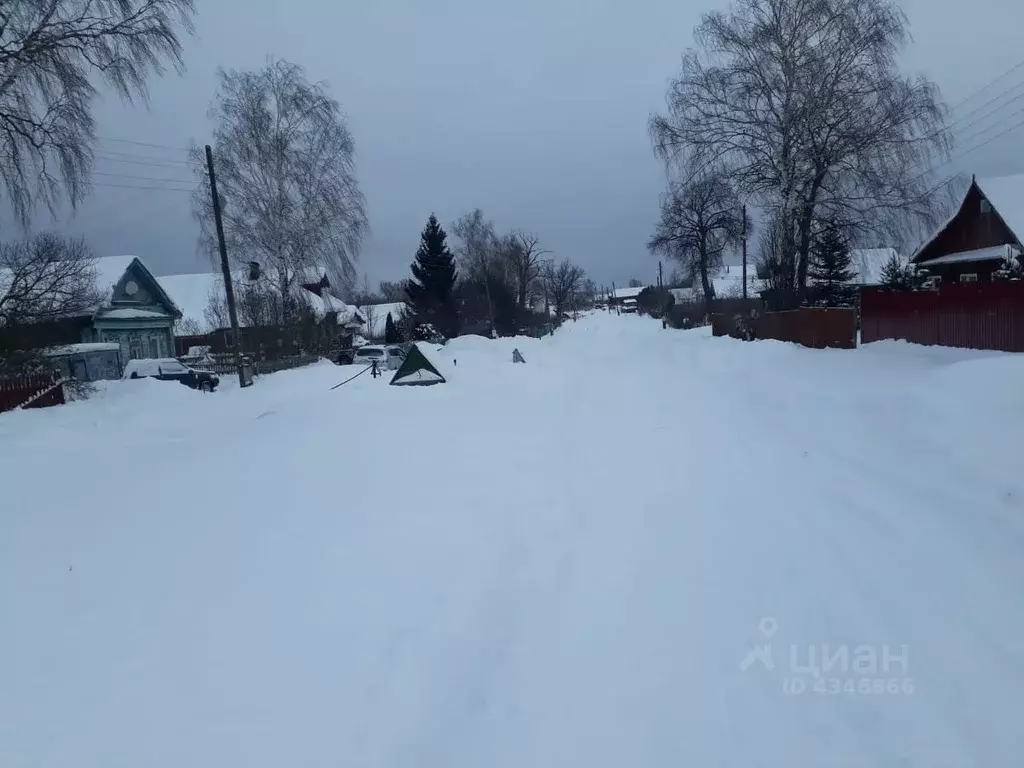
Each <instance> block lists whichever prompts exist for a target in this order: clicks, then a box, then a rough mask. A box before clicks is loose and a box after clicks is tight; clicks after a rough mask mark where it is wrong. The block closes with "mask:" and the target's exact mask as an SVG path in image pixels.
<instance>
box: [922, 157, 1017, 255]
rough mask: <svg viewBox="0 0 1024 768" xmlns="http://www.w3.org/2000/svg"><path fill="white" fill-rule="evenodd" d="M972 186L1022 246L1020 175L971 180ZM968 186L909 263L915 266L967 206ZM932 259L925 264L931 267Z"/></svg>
mask: <svg viewBox="0 0 1024 768" xmlns="http://www.w3.org/2000/svg"><path fill="white" fill-rule="evenodd" d="M974 184H976V185H977V186H978V189H980V190H981V192H982V194H983V195H985V197H986V198H987V199H988V201H989V202H990V203H991V204H992V207H993V208H994V209H995V211H996V213H998V214H999V216H1000V218H1002V220H1003V221H1004V222H1005V223H1006V226H1008V227H1009V228H1010V230H1011V231H1012V232H1013V234H1014V236H1015V237H1016V238H1017V240H1018V241H1020V242H1024V174H1020V173H1018V174H1014V175H1011V176H992V177H989V178H985V179H978V178H976V179H974ZM971 187H972V185H971V184H968V185H967V188H966V189H965V190H964V193H963V196H962V197H961V198H960V202H959V203H958V204H957V206H956V208H955V209H954V210H953V212H952V213H951V214H950V215H949V218H948V219H946V220H945V221H944V222H942V224H941V225H940V226H939V227H938V228H936V230H935V231H934V232H933V233H932V234H931V236H929V237H928V238H926V239H925V241H924V242H923V243H921V245H919V246H918V247H917V250H916V251H914V255H913V256H911V257H910V261H911V262H916V261H917V258H918V256H920V254H921V252H922V251H923V250H924V249H925V248H927V247H928V246H929V245H931V243H932V241H934V240H935V238H937V237H938V236H939V235H941V234H942V233H943V232H944V231H945V230H946V228H947V227H948V226H949V225H950V224H952V223H953V220H954V219H956V217H957V216H958V215H959V214H960V210H961V209H962V208H963V207H964V203H965V202H967V196H968V195H969V194H970V192H971ZM935 261H936V260H935V259H929V260H928V263H930V264H931V263H934V262H935Z"/></svg>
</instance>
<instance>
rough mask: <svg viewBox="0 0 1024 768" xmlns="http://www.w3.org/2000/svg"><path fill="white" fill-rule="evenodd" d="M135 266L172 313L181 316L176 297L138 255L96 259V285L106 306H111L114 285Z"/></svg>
mask: <svg viewBox="0 0 1024 768" xmlns="http://www.w3.org/2000/svg"><path fill="white" fill-rule="evenodd" d="M133 266H134V267H135V268H136V269H138V270H139V271H140V272H141V273H142V274H143V276H144V277H146V278H147V279H148V280H149V281H150V283H152V285H153V287H154V288H155V289H156V293H157V298H159V299H161V300H162V301H163V302H164V304H166V305H167V306H168V307H169V308H170V310H171V313H172V314H173V315H175V316H177V317H181V308H180V307H179V306H178V305H177V304H175V302H174V299H172V298H171V297H170V296H169V295H168V293H167V291H166V289H165V288H164V287H163V286H162V285H161V284H160V281H159V280H157V279H156V277H155V276H154V275H153V273H152V272H150V271H149V267H147V266H146V263H145V262H144V261H143V260H142V259H140V258H139V257H138V256H104V257H102V258H99V259H96V287H97V288H99V290H100V294H101V295H102V296H103V297H104V298H103V302H104V307H107V306H110V302H111V299H112V298H113V295H114V286H115V285H117V284H118V282H120V280H121V278H122V277H124V273H125V272H127V271H128V270H129V269H131V268H132V267H133ZM101 308H102V307H101Z"/></svg>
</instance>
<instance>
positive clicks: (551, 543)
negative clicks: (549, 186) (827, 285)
mask: <svg viewBox="0 0 1024 768" xmlns="http://www.w3.org/2000/svg"><path fill="white" fill-rule="evenodd" d="M514 346H518V347H519V348H520V349H521V351H522V352H523V354H524V355H525V357H526V360H527V363H526V365H515V366H513V365H512V364H511V356H512V348H513V347H514ZM436 357H437V359H438V360H439V362H440V364H441V366H442V367H443V370H444V372H445V374H446V375H447V376H449V383H448V384H445V385H441V386H436V387H429V388H399V387H388V386H387V385H386V382H387V379H386V378H385V379H382V380H376V381H375V380H372V379H370V378H369V376H362V377H360V378H358V379H356V380H355V381H353V382H352V383H350V384H348V385H346V386H344V387H342V388H341V389H339V390H337V391H333V392H332V391H329V387H330V386H331V385H333V384H335V383H337V382H340V381H342V380H343V379H344V378H347V376H349V375H350V373H351V372H352V371H353V370H354V369H351V368H338V367H337V366H333V365H329V364H323V365H317V366H312V367H310V368H306V369H299V370H295V371H287V372H283V373H279V374H275V375H273V376H270V377H267V378H265V379H263V380H261V381H260V382H259V383H258V385H257V386H256V387H253V388H252V389H250V390H239V389H237V388H227V389H225V390H224V391H223V392H219V393H216V394H214V395H201V394H199V393H196V392H193V391H191V390H188V389H186V388H185V387H181V386H177V385H174V384H171V383H162V382H154V381H135V382H117V383H114V384H112V385H110V386H109V387H108V388H107V389H106V390H105V391H104V392H103V393H102V396H101V397H97V398H96V399H94V400H92V401H89V402H85V403H78V404H73V405H69V406H66V407H62V408H52V409H47V410H40V411H34V412H19V413H13V414H5V415H3V416H0V505H2V510H3V511H2V515H0V766H3V767H4V768H22V767H24V768H28V767H29V766H31V767H32V768H185V767H186V766H187V767H189V768H206V767H208V768H229V767H238V768H241V767H242V766H245V767H246V768H257V767H262V766H267V767H268V768H270V767H273V768H282V767H283V766H303V767H304V768H313V767H315V766H324V767H325V768H326V767H327V766H331V767H336V766H346V767H353V768H355V767H361V766H373V767H377V766H381V767H384V766H389V767H390V766H403V767H404V766H417V767H418V768H441V767H444V768H454V767H463V766H464V767H465V768H483V767H484V766H486V767H487V768H499V767H501V766H507V767H508V768H528V767H530V766H538V767H539V766H551V767H552V768H569V767H570V766H587V767H588V768H596V767H597V766H609V767H612V766H614V767H615V768H622V767H624V766H638V767H639V766H665V767H666V768H668V767H670V766H671V767H672V768H678V767H682V766H694V767H695V768H697V767H700V768H709V767H710V766H729V767H733V766H735V768H753V767H755V766H771V767H773V768H775V767H778V768H797V767H805V768H822V767H823V766H830V767H832V766H844V767H845V766H863V767H865V768H867V767H868V766H870V767H872V768H877V767H879V766H922V767H923V766H928V767H929V768H937V767H938V766H949V767H953V766H956V767H957V768H963V767H964V766H986V767H989V766H1007V767H1009V766H1013V765H1019V764H1020V760H1021V754H1024V728H1022V727H1021V707H1022V698H1024V694H1022V691H1024V660H1022V657H1021V655H1020V648H1021V645H1020V644H1021V642H1022V639H1024V591H1022V586H1024V474H1022V472H1021V470H1020V461H1021V459H1020V454H1021V436H1022V435H1024V397H1022V394H1021V393H1022V392H1024V357H1022V356H1012V355H1003V354H999V353H980V352H965V351H961V350H948V349H938V348H928V349H926V348H918V347H912V346H909V345H906V344H900V343H883V344H877V345H871V346H869V347H866V348H862V349H859V350H856V351H838V350H825V351H815V350H807V349H802V348H798V347H795V346H792V345H786V344H782V343H776V342H758V343H754V344H744V343H742V342H737V341H734V340H731V339H713V338H710V337H709V336H708V335H707V333H706V332H705V331H703V330H701V331H692V332H678V331H664V330H662V329H661V327H660V324H659V323H657V322H654V321H651V320H650V319H647V318H638V317H635V316H622V317H619V316H614V315H611V316H609V315H603V314H599V315H595V316H588V317H586V318H584V319H582V320H581V321H580V322H578V323H575V324H573V323H570V324H568V326H567V327H565V328H564V329H562V330H560V331H558V332H557V333H556V334H555V335H554V336H553V337H550V338H546V339H542V340H528V339H517V340H515V341H512V340H502V341H495V342H491V341H487V340H484V339H480V338H472V337H471V338H464V339H459V340H456V341H454V342H452V343H451V344H450V345H449V346H448V347H447V348H446V349H445V350H444V352H443V353H441V354H439V355H436ZM454 358H457V365H454V366H453V363H454V362H455V360H454ZM826 646H827V647H826ZM744 662H746V663H744ZM744 667H745V669H744ZM769 667H772V668H771V669H769ZM815 672H817V675H816V674H815Z"/></svg>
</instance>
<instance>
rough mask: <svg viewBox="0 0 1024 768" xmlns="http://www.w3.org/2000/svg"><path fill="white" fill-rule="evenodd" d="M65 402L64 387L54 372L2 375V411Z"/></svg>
mask: <svg viewBox="0 0 1024 768" xmlns="http://www.w3.org/2000/svg"><path fill="white" fill-rule="evenodd" d="M63 404H64V387H63V386H62V385H61V382H60V379H58V378H57V377H56V376H54V375H52V374H48V373H43V374H33V375H28V376H4V377H0V413H3V412H4V411H13V410H14V409H15V408H46V407H48V406H51V405H63Z"/></svg>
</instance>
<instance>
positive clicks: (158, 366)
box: [123, 357, 220, 392]
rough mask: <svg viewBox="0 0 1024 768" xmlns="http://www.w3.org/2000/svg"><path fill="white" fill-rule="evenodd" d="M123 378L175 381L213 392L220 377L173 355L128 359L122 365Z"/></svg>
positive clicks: (202, 390) (201, 390)
mask: <svg viewBox="0 0 1024 768" xmlns="http://www.w3.org/2000/svg"><path fill="white" fill-rule="evenodd" d="M123 378H125V379H144V378H151V379H159V380H160V381H177V382H179V383H180V384H184V385H185V386H186V387H191V388H192V389H198V390H199V391H200V392H213V390H215V389H216V388H217V385H218V384H220V378H219V377H218V376H216V375H215V374H213V373H210V372H209V371H197V370H195V369H194V368H189V367H188V366H187V365H185V364H184V363H182V362H181V361H180V360H175V359H174V358H173V357H167V358H152V359H146V360H129V361H128V362H127V364H125V366H124V375H123Z"/></svg>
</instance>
